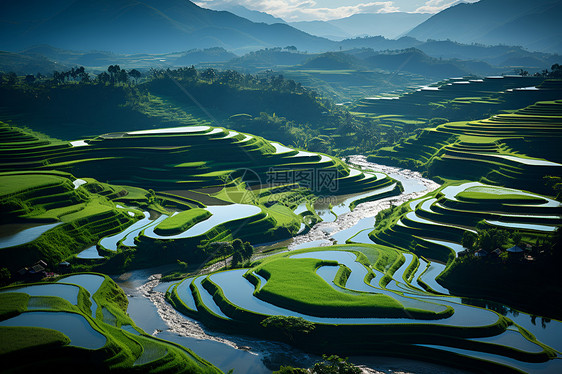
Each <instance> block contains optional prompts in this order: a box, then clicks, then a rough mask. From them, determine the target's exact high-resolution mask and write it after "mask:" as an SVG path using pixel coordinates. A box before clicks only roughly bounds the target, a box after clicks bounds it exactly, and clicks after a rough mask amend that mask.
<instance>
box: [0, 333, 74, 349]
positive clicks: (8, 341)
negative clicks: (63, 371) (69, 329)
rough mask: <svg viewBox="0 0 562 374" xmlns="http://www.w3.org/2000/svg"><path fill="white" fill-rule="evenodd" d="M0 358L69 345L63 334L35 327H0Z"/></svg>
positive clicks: (68, 340)
mask: <svg viewBox="0 0 562 374" xmlns="http://www.w3.org/2000/svg"><path fill="white" fill-rule="evenodd" d="M0 342H1V343H0V356H1V355H4V354H9V353H14V352H18V351H22V350H24V349H25V350H32V349H49V348H50V349H56V348H57V347H61V346H65V345H68V344H69V343H70V339H69V338H68V337H67V336H66V335H64V334H63V333H61V332H59V331H56V330H51V329H46V328H37V327H0Z"/></svg>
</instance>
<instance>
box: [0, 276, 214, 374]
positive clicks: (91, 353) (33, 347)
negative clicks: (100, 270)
mask: <svg viewBox="0 0 562 374" xmlns="http://www.w3.org/2000/svg"><path fill="white" fill-rule="evenodd" d="M84 276H86V277H88V278H83V277H84ZM77 277H82V278H77ZM74 279H76V280H78V279H88V280H89V281H91V280H95V281H96V283H97V285H96V287H95V289H91V294H90V293H89V292H88V291H87V290H86V289H87V288H91V287H89V286H88V284H87V282H88V281H84V282H86V283H80V282H79V283H78V284H73V285H74V287H77V288H78V289H79V293H78V298H77V300H75V301H74V302H72V303H71V302H68V301H66V300H64V299H63V298H61V297H59V296H58V294H59V293H60V292H65V291H66V290H65V289H64V288H65V287H68V284H66V283H65V282H66V281H67V280H68V281H69V282H72V281H74ZM71 284H72V283H71ZM45 285H49V286H50V287H51V288H52V290H53V292H54V295H53V294H50V293H49V292H38V291H36V289H37V290H40V288H41V287H42V286H45ZM58 288H60V289H61V290H59V291H60V292H56V289H58ZM30 295H41V296H30ZM55 295H57V296H55ZM61 296H63V295H61ZM0 300H1V301H2V303H1V305H2V309H1V310H2V313H1V314H0V336H2V339H1V340H0V342H1V343H0V354H2V355H3V357H5V358H7V357H9V358H10V359H6V360H3V370H6V371H15V372H18V371H22V370H43V369H44V368H45V367H52V366H51V365H61V366H69V365H71V366H74V367H76V365H84V363H88V365H89V367H86V368H85V369H84V370H85V371H86V372H100V371H101V372H104V371H109V370H120V371H123V372H138V371H143V372H161V371H162V370H164V371H173V372H181V373H219V372H220V371H219V370H218V369H216V368H215V367H214V366H212V365H211V364H209V363H208V362H206V361H204V360H202V359H201V358H199V357H198V356H196V355H195V354H193V352H191V351H189V350H187V349H185V348H183V347H181V346H179V345H176V344H173V343H169V342H165V341H163V340H160V339H157V338H154V337H152V336H151V335H148V334H146V333H145V332H144V331H142V330H141V329H140V328H138V327H137V326H135V323H134V321H132V320H131V319H130V318H129V316H128V315H127V313H126V312H127V298H126V296H125V295H124V294H123V291H121V289H120V288H119V287H117V285H116V284H115V283H114V282H113V281H112V280H111V279H110V278H109V277H107V276H104V275H101V274H80V275H75V276H70V277H65V278H62V279H59V281H58V282H57V283H35V284H31V285H27V286H26V287H25V288H20V287H18V286H16V287H9V288H3V289H0ZM91 305H96V306H97V310H98V312H97V313H93V314H92V312H91V311H90V307H91ZM30 355H31V356H33V360H30V359H29V357H30Z"/></svg>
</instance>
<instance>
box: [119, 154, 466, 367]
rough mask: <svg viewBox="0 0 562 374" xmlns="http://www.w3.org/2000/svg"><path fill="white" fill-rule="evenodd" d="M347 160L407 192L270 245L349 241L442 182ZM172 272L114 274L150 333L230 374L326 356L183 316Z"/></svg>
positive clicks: (366, 361) (411, 363)
mask: <svg viewBox="0 0 562 374" xmlns="http://www.w3.org/2000/svg"><path fill="white" fill-rule="evenodd" d="M347 162H348V163H349V164H350V165H352V166H354V167H357V168H364V169H368V170H373V171H379V172H384V173H387V174H388V175H390V176H391V177H392V178H394V179H396V180H398V181H400V182H401V183H402V185H403V187H404V192H403V193H402V194H401V195H399V196H393V197H388V198H384V199H381V200H377V201H372V202H365V203H362V204H359V205H357V206H356V207H355V209H354V210H353V211H351V212H348V213H344V214H340V215H339V216H338V217H337V218H336V219H335V220H334V221H333V222H320V223H318V224H316V225H315V226H314V227H313V228H312V229H311V230H309V232H307V233H306V234H304V235H299V236H296V237H295V238H292V239H290V240H288V241H284V242H280V243H275V244H274V245H273V246H269V247H281V246H288V248H289V250H292V249H298V248H304V247H307V246H316V245H319V246H325V245H332V244H336V243H338V242H339V243H340V244H341V243H344V242H345V240H346V239H349V238H351V237H352V236H354V235H356V234H358V233H359V234H360V235H361V233H362V232H364V231H365V230H366V231H370V230H369V228H371V227H373V225H374V217H375V216H376V215H377V213H378V212H380V211H381V210H383V209H387V208H389V207H390V206H391V205H394V206H396V205H400V204H402V203H404V202H406V201H408V200H412V199H416V198H418V197H420V196H423V195H425V194H426V193H428V192H430V191H433V190H435V189H437V188H438V187H439V184H437V183H435V182H433V181H431V180H429V179H425V178H423V177H422V176H421V174H420V173H418V172H414V171H411V170H406V169H399V168H394V167H389V166H384V165H378V164H373V163H369V162H368V161H366V157H364V156H350V157H348V159H347ZM338 234H339V235H338ZM357 237H359V235H358V236H357ZM361 237H362V238H363V239H362V240H364V241H367V240H368V237H367V236H366V235H362V236H361ZM166 270H167V268H166V267H161V268H154V269H143V270H136V271H132V272H128V273H125V274H121V275H120V276H117V277H115V278H114V279H115V281H116V282H117V283H118V284H119V286H120V287H121V288H122V289H123V290H124V291H125V293H126V294H127V297H128V299H129V310H128V312H129V315H130V316H131V318H132V319H133V320H134V321H135V322H136V323H137V325H138V326H139V327H141V328H142V329H143V330H144V331H146V332H147V333H152V334H153V335H155V336H158V337H159V338H162V339H166V340H169V341H173V342H176V343H178V344H181V345H183V346H184V347H186V348H189V349H191V350H192V351H193V352H195V353H196V354H198V355H199V356H201V357H203V358H204V359H206V360H208V361H210V362H212V363H213V364H214V365H216V366H217V367H218V368H220V369H221V370H223V371H224V372H227V371H228V370H230V369H234V372H235V373H252V374H262V373H263V374H266V373H271V371H273V370H278V368H279V366H280V365H291V366H299V367H309V366H311V365H312V364H313V363H314V362H316V361H318V360H320V359H321V358H320V357H318V356H315V355H310V354H307V353H306V352H303V351H301V350H298V349H295V348H292V347H290V346H288V345H286V344H283V343H279V342H275V341H267V340H260V339H256V338H252V337H247V336H239V335H229V334H224V333H218V332H215V331H212V330H210V329H208V328H206V327H205V326H203V325H202V324H200V323H199V322H197V321H195V320H193V319H191V318H188V317H186V316H184V315H182V314H180V313H179V312H177V311H176V310H175V309H174V308H173V307H172V306H171V305H170V304H168V303H167V302H166V301H165V298H164V294H165V292H166V289H167V288H168V286H169V285H170V284H172V282H170V283H160V281H159V279H160V274H162V273H163V272H165V271H166ZM242 346H246V347H250V348H251V350H249V351H247V350H242V349H238V348H237V347H242ZM350 361H351V362H353V363H355V364H357V365H359V366H360V367H361V368H362V371H363V372H364V373H369V374H377V373H404V374H406V373H412V374H425V373H464V371H462V370H458V369H452V368H449V367H444V366H439V365H434V364H431V363H426V362H422V361H416V360H409V359H403V358H390V357H377V356H358V357H350Z"/></svg>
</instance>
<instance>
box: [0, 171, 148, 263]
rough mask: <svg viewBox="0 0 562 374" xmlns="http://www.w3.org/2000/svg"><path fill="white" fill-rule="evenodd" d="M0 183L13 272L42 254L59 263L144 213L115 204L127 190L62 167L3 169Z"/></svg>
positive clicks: (1, 243) (2, 249)
mask: <svg viewBox="0 0 562 374" xmlns="http://www.w3.org/2000/svg"><path fill="white" fill-rule="evenodd" d="M0 185H1V186H2V188H1V189H0V206H1V207H2V213H3V215H2V219H1V221H0V222H1V223H2V225H1V227H3V235H2V236H1V237H0V262H1V263H2V265H3V266H7V267H8V268H9V269H11V270H12V271H14V272H15V271H17V270H18V269H19V268H21V267H23V266H26V265H29V264H31V263H33V262H36V261H38V260H39V259H44V260H47V261H48V262H50V263H59V262H60V261H62V260H63V259H65V258H70V257H72V256H73V255H75V254H76V253H78V252H80V251H81V249H84V248H85V247H86V246H88V245H89V244H91V243H92V242H94V243H95V242H96V241H97V240H99V239H100V238H102V237H104V236H106V235H111V234H113V233H116V232H119V231H120V230H123V229H124V228H125V227H127V226H128V225H131V224H132V223H133V222H134V221H135V220H138V219H139V218H140V217H141V216H142V213H141V211H139V210H138V209H134V208H125V207H123V206H121V205H119V204H116V203H115V202H116V201H118V200H121V199H122V198H123V196H124V195H126V194H127V190H126V189H124V188H120V187H117V186H111V185H108V184H105V183H99V182H98V181H96V180H94V179H91V178H86V179H77V178H75V177H73V176H72V175H71V174H68V173H64V172H57V171H29V172H5V173H0ZM144 192H145V193H146V194H148V192H147V191H144ZM141 196H142V195H141ZM142 197H143V198H146V197H145V196H142ZM125 201H127V200H125Z"/></svg>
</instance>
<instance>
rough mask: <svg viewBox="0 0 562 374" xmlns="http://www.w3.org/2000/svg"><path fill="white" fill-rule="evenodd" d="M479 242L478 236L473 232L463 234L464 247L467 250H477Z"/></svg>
mask: <svg viewBox="0 0 562 374" xmlns="http://www.w3.org/2000/svg"><path fill="white" fill-rule="evenodd" d="M477 240H478V236H477V235H476V234H474V233H473V232H471V231H465V232H464V234H462V242H461V243H462V246H463V247H465V248H467V249H468V250H469V251H472V250H474V249H475V245H476V241H477Z"/></svg>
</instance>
